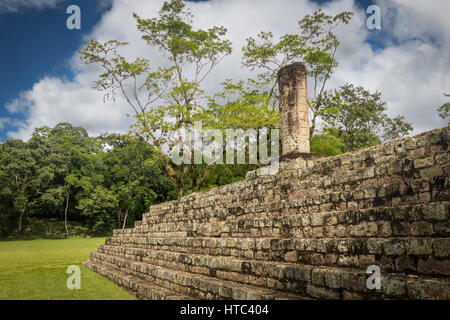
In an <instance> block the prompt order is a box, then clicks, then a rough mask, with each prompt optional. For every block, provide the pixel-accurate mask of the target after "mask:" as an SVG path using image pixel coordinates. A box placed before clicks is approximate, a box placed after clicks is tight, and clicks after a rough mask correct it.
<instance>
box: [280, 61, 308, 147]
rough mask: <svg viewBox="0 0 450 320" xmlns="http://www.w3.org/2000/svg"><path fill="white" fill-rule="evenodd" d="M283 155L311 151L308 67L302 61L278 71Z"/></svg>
mask: <svg viewBox="0 0 450 320" xmlns="http://www.w3.org/2000/svg"><path fill="white" fill-rule="evenodd" d="M278 88H279V91H280V114H281V144H282V148H283V153H282V154H283V155H287V154H298V153H309V152H310V149H309V122H308V96H307V94H308V91H307V87H306V68H305V66H304V65H303V64H302V63H300V62H295V63H293V64H290V65H288V66H285V67H284V68H282V69H281V70H280V71H279V72H278Z"/></svg>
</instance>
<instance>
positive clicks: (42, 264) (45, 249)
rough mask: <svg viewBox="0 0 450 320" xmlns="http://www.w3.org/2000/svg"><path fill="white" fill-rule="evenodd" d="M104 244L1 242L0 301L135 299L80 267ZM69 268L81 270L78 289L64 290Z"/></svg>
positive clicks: (98, 240)
mask: <svg viewBox="0 0 450 320" xmlns="http://www.w3.org/2000/svg"><path fill="white" fill-rule="evenodd" d="M104 242H105V238H72V239H64V240H41V239H39V240H24V241H3V242H0V300H6V299H8V300H23V299H27V300H28V299H30V300H35V299H40V300H55V299H57V300H74V299H77V300H79V299H86V300H105V299H106V300H115V299H127V300H128V299H134V297H133V296H131V295H130V294H128V293H127V292H125V291H124V290H122V289H121V288H119V287H118V286H117V285H115V284H114V283H113V282H111V281H109V280H107V279H106V278H104V277H102V276H100V275H98V274H96V273H94V272H92V271H90V270H89V269H86V268H85V267H84V266H83V265H82V264H81V262H82V261H84V260H86V259H88V258H89V253H90V252H91V251H95V250H96V249H97V246H98V245H99V244H102V243H104ZM69 265H77V266H79V267H80V270H81V289H79V290H77V289H73V290H70V289H68V288H67V287H66V281H67V278H68V277H69V276H70V275H71V274H67V273H66V270H67V267H68V266H69Z"/></svg>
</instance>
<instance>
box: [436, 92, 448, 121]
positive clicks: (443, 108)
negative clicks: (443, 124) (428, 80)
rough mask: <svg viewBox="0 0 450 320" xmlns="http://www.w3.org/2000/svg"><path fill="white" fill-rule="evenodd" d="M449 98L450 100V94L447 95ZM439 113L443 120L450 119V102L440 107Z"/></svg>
mask: <svg viewBox="0 0 450 320" xmlns="http://www.w3.org/2000/svg"><path fill="white" fill-rule="evenodd" d="M444 96H446V97H447V98H450V94H445V93H444ZM437 111H438V112H439V117H441V118H442V119H447V118H450V102H446V103H444V104H443V105H442V106H440V107H438V109H437Z"/></svg>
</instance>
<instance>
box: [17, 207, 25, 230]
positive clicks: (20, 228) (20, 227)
mask: <svg viewBox="0 0 450 320" xmlns="http://www.w3.org/2000/svg"><path fill="white" fill-rule="evenodd" d="M24 213H25V208H23V209H22V211H21V212H20V215H19V223H18V226H17V231H18V232H22V220H23V215H24Z"/></svg>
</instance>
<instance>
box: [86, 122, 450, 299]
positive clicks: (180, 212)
mask: <svg viewBox="0 0 450 320" xmlns="http://www.w3.org/2000/svg"><path fill="white" fill-rule="evenodd" d="M449 137H450V127H449V126H447V127H445V128H441V129H436V130H433V131H429V132H425V133H422V134H419V135H417V136H414V137H409V138H405V139H402V140H397V141H393V142H389V143H386V144H382V145H379V146H376V147H372V148H368V149H364V150H360V151H357V152H354V153H348V154H343V155H339V156H335V157H329V158H322V159H314V160H311V161H310V160H304V164H305V165H304V166H302V167H300V168H295V167H294V168H292V167H290V168H287V169H284V170H280V172H278V173H277V174H275V175H269V176H261V175H258V174H257V172H249V173H248V174H247V177H246V179H245V180H244V181H240V182H236V183H233V184H230V185H226V186H222V187H219V188H216V189H213V190H209V191H205V192H200V193H195V194H191V195H188V196H185V197H182V198H181V199H179V200H176V201H171V202H166V203H162V204H158V205H154V206H152V207H151V208H150V210H149V212H148V213H145V214H144V215H143V219H142V221H139V222H137V223H136V225H135V227H134V228H132V229H125V230H115V231H114V234H113V236H112V237H110V238H108V239H107V240H106V243H105V244H104V245H100V246H99V248H98V251H97V252H93V253H91V256H90V259H89V260H87V261H86V262H85V263H84V264H85V266H87V267H88V268H90V269H92V270H94V271H95V272H98V273H100V274H102V275H104V276H106V277H108V278H109V279H111V280H112V281H114V282H116V283H117V284H119V285H120V286H122V287H124V288H126V289H127V290H129V291H130V292H132V293H133V294H135V295H136V296H137V297H139V298H142V299H450V280H449V277H450V260H449V255H450V237H449V235H450V224H449V203H450V189H449V184H450V176H449V173H450V155H449V150H448V144H449ZM370 265H377V266H379V267H380V269H381V289H374V290H370V289H368V288H367V285H366V280H367V278H368V277H369V274H367V273H366V269H367V267H368V266H370Z"/></svg>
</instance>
